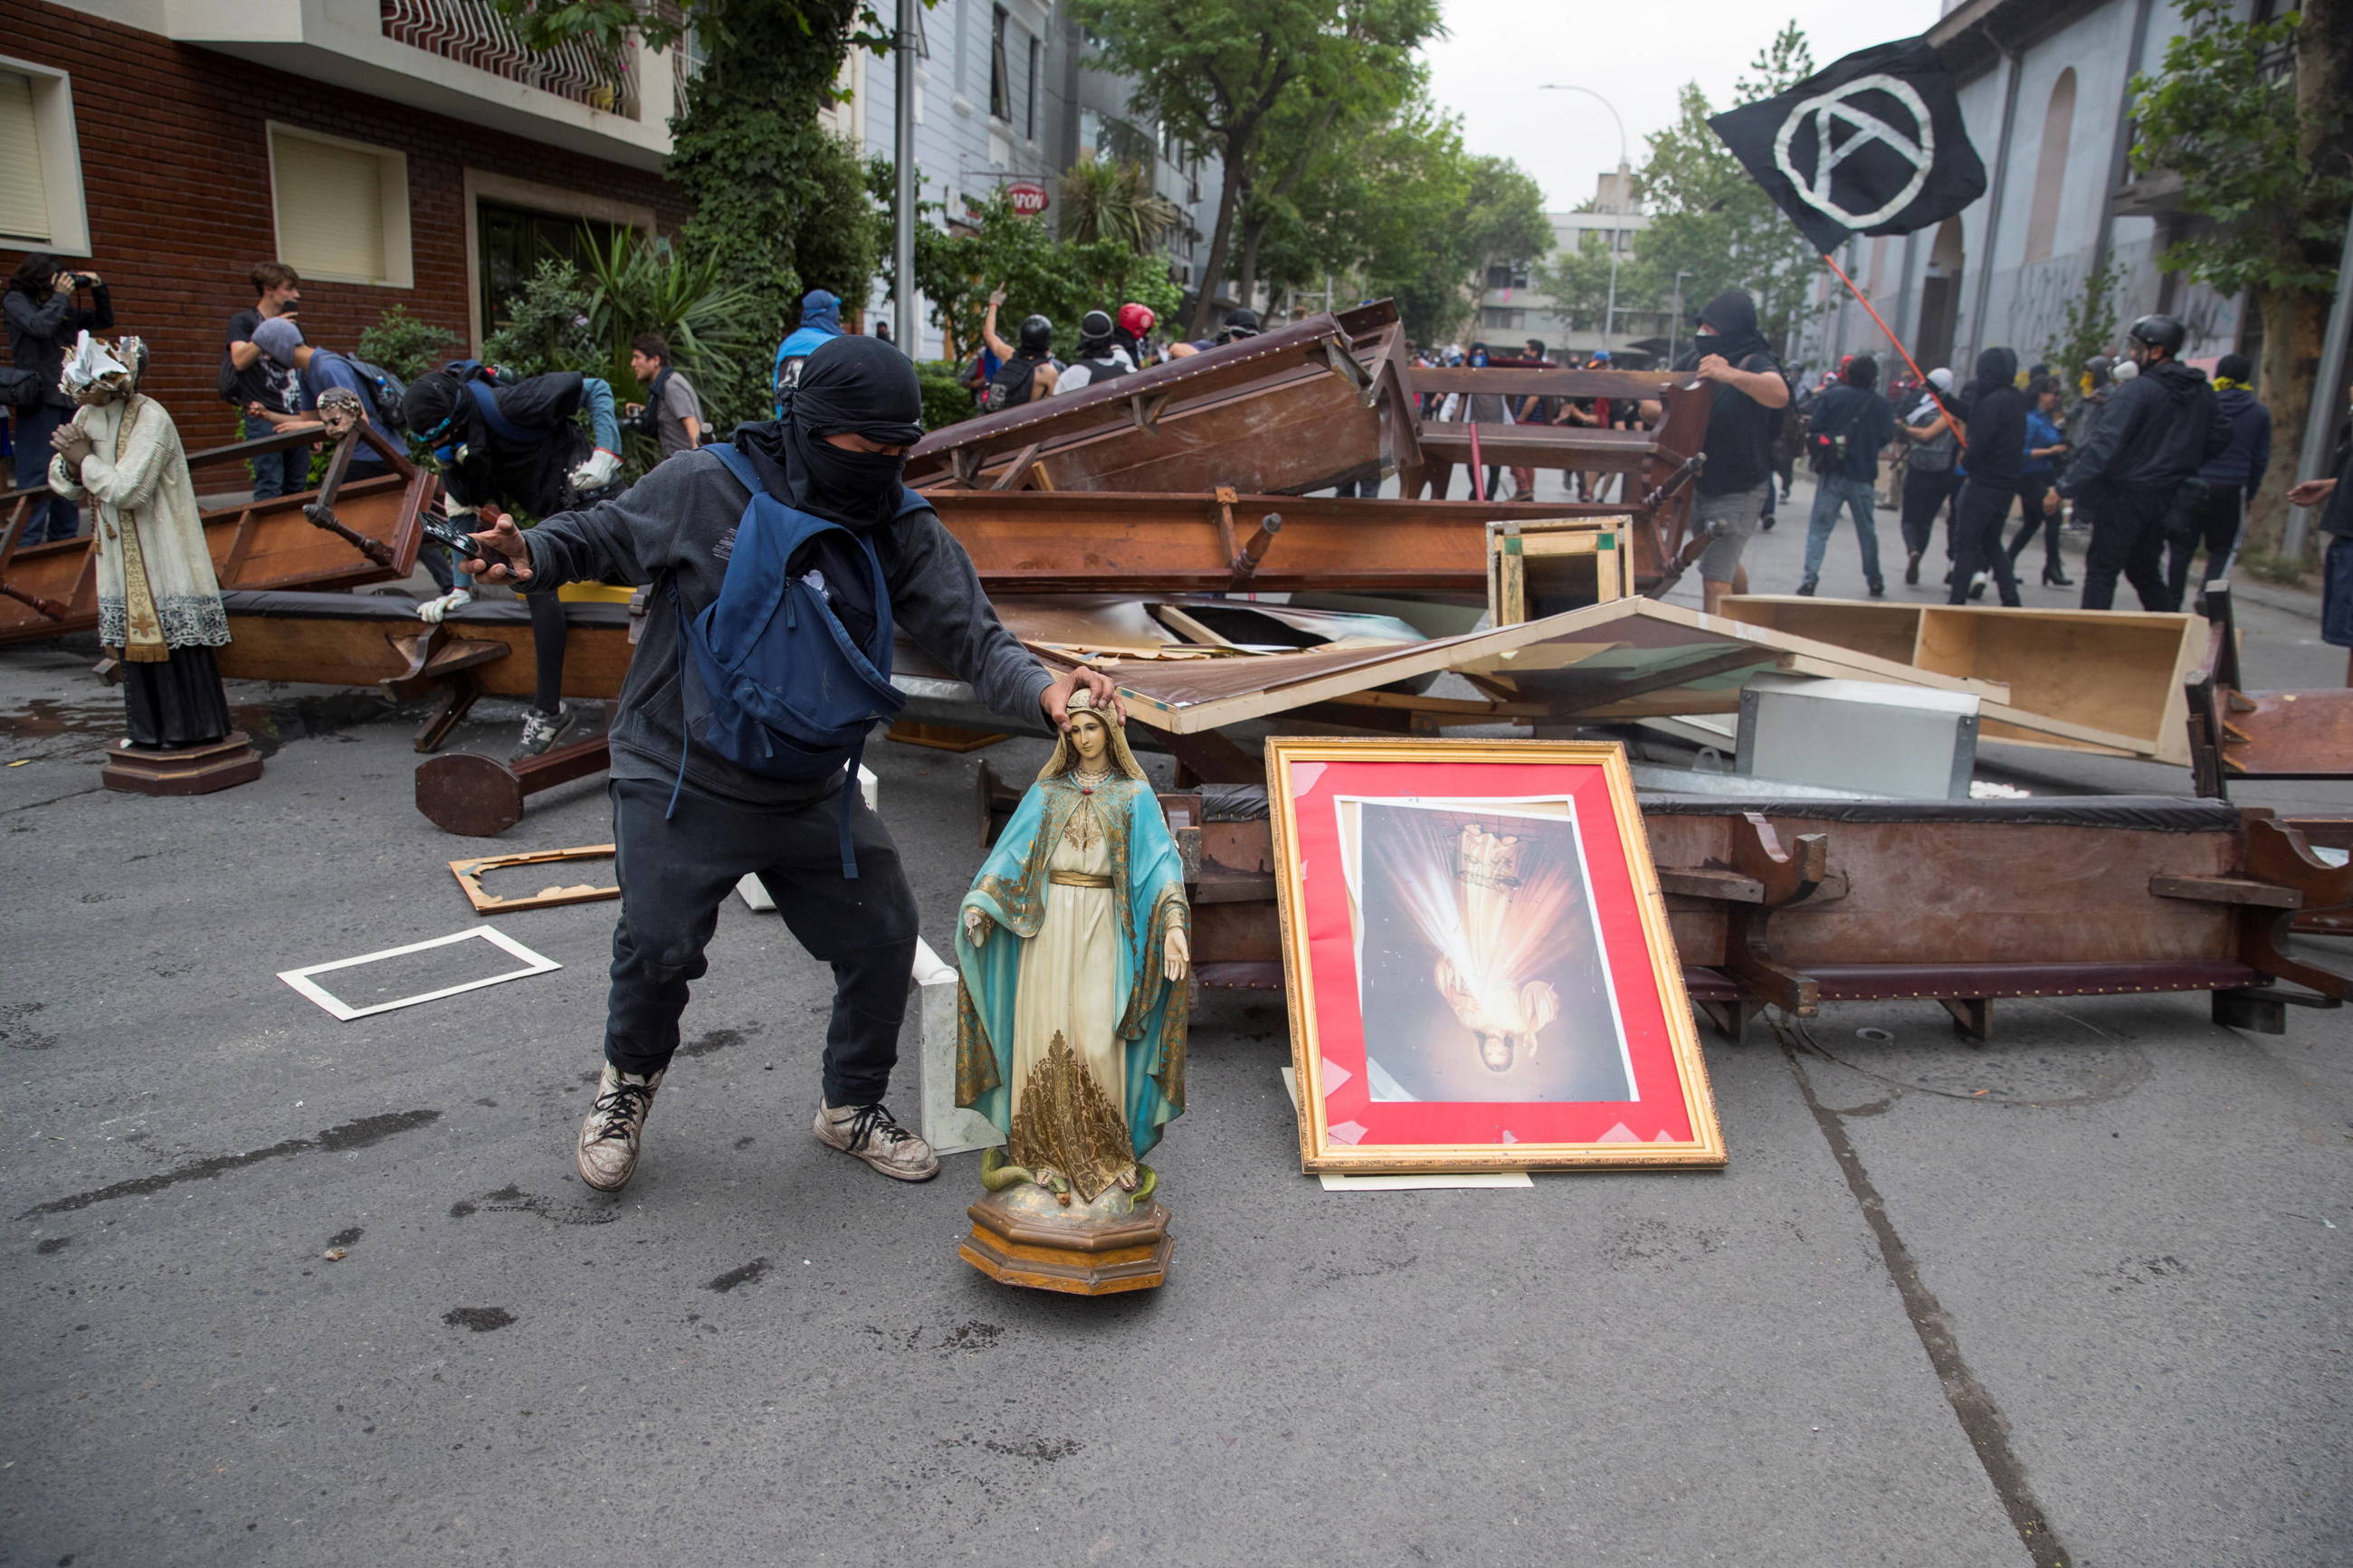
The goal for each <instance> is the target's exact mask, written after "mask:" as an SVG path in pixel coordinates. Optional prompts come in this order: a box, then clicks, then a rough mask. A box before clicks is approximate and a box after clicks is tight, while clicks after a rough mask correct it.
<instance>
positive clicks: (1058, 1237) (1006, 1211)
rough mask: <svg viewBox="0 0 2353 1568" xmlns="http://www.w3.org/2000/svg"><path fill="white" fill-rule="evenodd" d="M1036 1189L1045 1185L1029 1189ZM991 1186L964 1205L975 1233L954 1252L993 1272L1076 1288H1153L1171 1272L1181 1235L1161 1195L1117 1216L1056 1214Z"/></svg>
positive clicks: (1076, 1292)
mask: <svg viewBox="0 0 2353 1568" xmlns="http://www.w3.org/2000/svg"><path fill="white" fill-rule="evenodd" d="M1038 1191H1039V1189H1038V1188H1035V1187H1032V1188H1030V1189H1029V1192H1031V1193H1036V1192H1038ZM1007 1198H1008V1194H1003V1193H990V1194H987V1196H986V1197H984V1198H982V1199H981V1200H980V1201H979V1202H978V1203H976V1204H975V1205H972V1206H971V1207H970V1208H968V1209H966V1210H965V1214H967V1215H970V1216H971V1217H972V1234H971V1235H970V1236H968V1237H965V1239H964V1241H963V1242H962V1244H961V1245H959V1246H958V1247H957V1248H956V1255H957V1256H958V1257H960V1258H963V1259H964V1260H965V1262H966V1263H969V1264H971V1265H972V1266H973V1267H974V1268H977V1269H979V1270H980V1271H981V1272H982V1273H983V1274H986V1275H987V1276H988V1277H989V1278H990V1279H994V1280H996V1281H997V1282H998V1283H999V1284H1003V1285H1018V1286H1021V1287H1022V1288H1024V1289H1030V1290H1059V1291H1061V1292H1062V1293H1063V1294H1065V1295H1070V1296H1115V1295H1118V1294H1120V1293H1121V1292H1123V1291H1126V1290H1151V1289H1157V1288H1158V1287H1159V1286H1161V1285H1162V1284H1164V1283H1166V1280H1167V1279H1168V1258H1169V1254H1170V1253H1171V1252H1173V1251H1174V1250H1175V1248H1176V1242H1175V1240H1174V1239H1172V1238H1171V1237H1170V1236H1169V1234H1168V1210H1167V1209H1166V1207H1164V1206H1163V1205H1161V1204H1159V1203H1158V1202H1156V1201H1155V1202H1154V1203H1153V1204H1152V1205H1151V1206H1150V1207H1148V1208H1145V1210H1143V1211H1142V1212H1140V1213H1131V1214H1128V1215H1123V1216H1121V1217H1118V1218H1115V1219H1073V1220H1059V1221H1058V1220H1055V1219H1052V1218H1050V1217H1045V1216H1043V1215H1040V1214H1039V1212H1038V1211H1037V1209H1036V1208H1034V1207H1030V1206H1028V1205H1016V1204H1014V1203H1009V1202H1008V1201H1007Z"/></svg>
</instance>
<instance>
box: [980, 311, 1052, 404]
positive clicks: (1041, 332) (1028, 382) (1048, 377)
mask: <svg viewBox="0 0 2353 1568" xmlns="http://www.w3.org/2000/svg"><path fill="white" fill-rule="evenodd" d="M1004 303H1005V290H1004V289H997V290H996V291H995V292H993V293H991V294H990V295H989V297H988V314H987V315H986V316H984V317H983V318H981V323H980V337H981V341H982V342H985V343H987V345H988V352H989V353H993V354H995V355H996V356H997V360H998V361H999V362H1000V363H998V364H997V374H995V375H993V376H991V377H990V378H989V382H988V390H987V392H986V393H984V394H982V395H981V399H980V411H981V412H982V413H983V414H1001V413H1003V412H1004V411H1005V410H1006V409H1008V408H1018V407H1020V406H1021V405H1023V404H1025V403H1034V402H1036V401H1037V400H1038V399H1039V398H1041V397H1049V396H1051V395H1053V391H1054V387H1055V384H1056V383H1057V382H1058V381H1059V379H1060V374H1061V373H1060V371H1058V370H1056V369H1055V367H1054V323H1053V322H1051V321H1048V320H1047V319H1046V318H1045V317H1043V316H1027V317H1024V318H1023V319H1022V321H1021V332H1020V338H1021V346H1020V347H1018V348H1015V347H1013V346H1012V345H1010V344H1008V342H1006V341H1005V340H1004V339H1003V338H1001V337H999V336H997V308H998V307H999V306H1001V305H1003V304H1004Z"/></svg>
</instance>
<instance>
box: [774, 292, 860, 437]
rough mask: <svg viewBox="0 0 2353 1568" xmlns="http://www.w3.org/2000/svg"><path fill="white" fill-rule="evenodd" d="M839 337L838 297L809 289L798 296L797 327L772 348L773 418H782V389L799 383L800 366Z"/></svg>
mask: <svg viewBox="0 0 2353 1568" xmlns="http://www.w3.org/2000/svg"><path fill="white" fill-rule="evenodd" d="M840 336H842V331H841V300H840V299H839V296H836V295H834V294H830V293H828V292H827V291H826V290H825V289H810V290H809V291H808V292H807V293H806V294H804V295H802V296H801V324H800V325H799V326H798V327H797V328H795V329H794V330H793V334H792V336H790V337H788V338H786V340H785V341H784V342H781V343H778V344H777V345H776V374H775V376H774V377H773V379H772V381H771V383H770V385H771V388H772V391H773V393H774V398H775V403H776V417H777V418H779V419H782V418H783V417H784V416H785V390H786V388H787V387H792V386H797V385H799V384H800V379H801V365H802V363H804V362H805V361H807V358H808V356H809V355H811V354H813V353H817V351H818V350H819V349H821V348H823V347H824V346H825V344H826V342H827V340H828V339H830V338H838V337H840Z"/></svg>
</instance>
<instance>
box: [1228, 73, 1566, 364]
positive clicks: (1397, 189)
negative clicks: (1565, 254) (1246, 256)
mask: <svg viewBox="0 0 2353 1568" xmlns="http://www.w3.org/2000/svg"><path fill="white" fill-rule="evenodd" d="M1551 240H1552V228H1551V225H1550V224H1549V223H1548V222H1547V221H1546V217H1545V216H1544V197H1543V193H1542V191H1541V190H1539V189H1538V187H1537V186H1536V184H1535V181H1534V180H1531V179H1529V178H1528V176H1527V175H1526V174H1524V173H1522V172H1521V171H1520V169H1519V168H1518V167H1517V166H1516V165H1514V163H1511V162H1510V161H1509V160H1507V159H1498V158H1481V157H1474V156H1472V154H1471V153H1467V152H1465V151H1464V149H1463V146H1462V134H1461V125H1460V124H1459V123H1458V122H1457V121H1454V120H1453V119H1452V118H1451V117H1449V116H1447V115H1444V114H1441V113H1440V112H1439V111H1438V110H1435V109H1434V108H1432V107H1431V106H1430V103H1429V101H1428V100H1426V99H1425V98H1422V97H1420V96H1419V95H1418V94H1417V95H1416V96H1414V97H1413V98H1410V99H1409V100H1406V101H1405V102H1403V103H1401V104H1400V105H1398V107H1397V108H1396V109H1394V110H1392V111H1391V112H1390V113H1389V115H1388V117H1387V119H1386V121H1385V122H1384V123H1381V124H1378V125H1376V126H1373V127H1371V128H1369V129H1367V130H1365V131H1362V132H1356V133H1355V134H1352V135H1350V136H1348V137H1345V138H1327V139H1326V141H1325V142H1324V144H1323V145H1322V146H1321V147H1319V148H1318V150H1317V151H1316V153H1315V156H1314V157H1313V158H1312V159H1310V160H1309V161H1308V163H1307V164H1306V167H1305V171H1304V173H1303V177H1302V178H1301V180H1300V182H1299V184H1298V186H1297V188H1296V190H1295V192H1294V193H1293V195H1292V196H1291V197H1290V199H1289V200H1288V201H1287V202H1286V203H1284V204H1283V206H1282V211H1281V212H1280V214H1279V215H1278V216H1276V217H1275V219H1274V220H1273V221H1271V222H1270V223H1269V224H1268V225H1267V226H1266V229H1265V231H1264V234H1263V237H1261V241H1260V266H1261V269H1262V270H1261V277H1262V278H1263V279H1265V281H1266V282H1267V283H1268V285H1269V286H1270V287H1271V288H1272V289H1276V290H1277V291H1278V292H1279V291H1282V290H1284V289H1314V290H1317V291H1318V292H1321V291H1322V290H1323V289H1324V284H1325V281H1326V279H1329V280H1330V281H1331V284H1332V286H1333V289H1334V291H1335V292H1340V291H1342V289H1343V286H1345V290H1346V291H1347V292H1350V293H1355V294H1359V295H1372V296H1387V297H1388V298H1390V299H1393V300H1396V301H1397V303H1398V314H1399V315H1400V316H1401V317H1402V318H1403V320H1404V321H1405V326H1406V331H1407V334H1408V335H1409V337H1411V338H1412V339H1413V340H1414V341H1415V342H1439V341H1441V340H1443V339H1445V338H1446V337H1448V336H1449V335H1451V333H1453V332H1454V331H1455V330H1456V329H1457V328H1458V327H1460V326H1461V324H1462V322H1463V321H1464V320H1465V318H1466V317H1468V315H1469V314H1470V312H1471V310H1472V301H1473V300H1475V299H1476V297H1477V294H1478V290H1479V288H1480V287H1481V285H1482V274H1483V273H1484V272H1485V269H1486V268H1487V265H1488V263H1489V262H1491V261H1496V260H1506V259H1508V260H1514V261H1517V260H1532V259H1535V258H1539V257H1541V256H1542V255H1544V253H1545V252H1546V249H1547V248H1548V247H1549V246H1550V244H1551Z"/></svg>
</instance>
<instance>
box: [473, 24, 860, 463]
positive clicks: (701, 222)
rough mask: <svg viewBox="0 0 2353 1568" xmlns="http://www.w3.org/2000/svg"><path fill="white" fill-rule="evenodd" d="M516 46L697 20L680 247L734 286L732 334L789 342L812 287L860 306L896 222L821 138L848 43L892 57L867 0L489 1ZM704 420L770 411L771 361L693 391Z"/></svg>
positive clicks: (679, 164)
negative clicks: (697, 56) (736, 326)
mask: <svg viewBox="0 0 2353 1568" xmlns="http://www.w3.org/2000/svg"><path fill="white" fill-rule="evenodd" d="M498 3H499V5H500V6H501V10H503V11H504V12H505V13H506V14H507V15H508V16H510V17H511V18H512V19H513V20H514V22H515V24H516V29H517V32H518V33H519V34H520V36H521V37H522V39H523V41H524V43H525V44H527V45H529V46H531V47H535V48H546V47H553V46H554V45H556V44H562V43H579V44H583V45H586V46H588V47H596V48H601V49H607V50H614V49H618V48H620V47H622V46H623V44H624V43H625V42H626V41H627V40H628V38H629V37H631V36H632V35H634V36H637V37H642V38H644V39H645V41H646V42H648V43H649V44H651V45H653V46H655V47H668V46H670V45H672V44H675V43H676V42H677V41H678V40H679V39H680V38H681V37H683V36H684V33H685V31H686V29H687V28H689V27H691V28H692V29H693V33H694V37H695V39H696V41H697V42H698V43H699V44H700V45H701V46H702V49H703V52H704V60H703V67H702V71H701V72H700V73H699V74H698V75H697V76H696V77H695V78H694V79H692V80H691V81H690V82H689V83H688V84H687V88H686V95H685V100H684V104H683V107H682V108H681V110H680V111H679V112H678V113H677V114H676V115H675V116H674V117H673V118H672V119H671V121H670V161H669V163H668V165H667V169H666V172H667V173H668V174H669V176H670V179H671V180H672V181H674V182H675V183H676V184H678V185H679V187H680V189H681V191H682V192H683V193H684V195H686V197H687V199H688V201H689V202H690V203H691V205H692V207H693V216H692V217H691V218H690V219H689V220H688V221H687V224H686V226H685V228H684V229H683V231H682V232H681V235H680V245H681V249H682V250H684V251H685V253H686V254H688V255H690V256H692V257H694V258H698V259H701V258H708V259H710V260H712V262H714V263H715V264H716V266H717V268H718V270H717V274H716V279H715V281H716V284H717V286H719V287H722V288H726V289H733V290H737V291H739V292H738V298H739V299H740V301H741V302H740V306H739V309H740V311H741V321H740V324H741V328H742V331H743V332H744V335H745V336H746V337H747V338H748V339H749V340H750V341H752V342H756V343H766V344H773V343H776V342H781V341H783V338H784V336H785V334H786V332H788V331H791V330H792V328H793V326H794V325H795V324H797V322H798V321H799V319H800V316H799V300H800V296H801V295H802V293H803V292H805V291H806V290H807V289H815V288H824V289H831V290H832V291H833V292H835V293H836V294H839V295H840V296H841V297H842V298H843V299H844V300H848V301H849V302H850V304H851V306H852V307H853V308H855V307H857V306H859V305H861V304H863V303H864V301H865V300H866V298H867V295H868V292H869V291H870V289H871V287H872V284H873V280H874V279H875V277H876V275H877V274H878V273H879V272H880V271H881V262H882V258H883V256H884V253H885V252H886V251H887V250H888V248H889V218H888V216H887V215H886V214H885V213H884V212H883V211H882V209H881V206H880V205H878V204H877V202H876V201H875V199H874V197H873V195H872V194H871V193H872V187H873V177H874V171H873V170H872V169H871V168H870V167H869V165H868V164H867V163H865V162H864V161H863V160H861V159H860V156H859V154H858V152H857V150H856V149H854V148H853V147H851V146H850V145H849V143H848V142H844V141H842V140H841V139H840V138H839V137H835V136H833V135H830V134H828V132H826V131H825V130H824V128H823V127H821V126H820V125H818V121H817V115H818V110H821V109H824V108H825V107H827V106H828V104H830V103H832V102H833V101H834V98H835V92H834V82H835V79H836V77H837V76H838V74H839V70H840V68H841V62H842V61H843V59H844V58H847V56H848V54H849V50H850V49H851V48H853V47H871V48H873V49H875V50H877V51H878V52H881V51H884V50H887V49H888V47H889V46H890V34H889V30H888V28H887V26H885V24H884V23H883V21H882V19H881V16H880V15H879V14H878V13H877V12H876V10H875V9H874V7H873V5H871V3H869V0H498ZM700 390H701V392H702V399H703V403H704V405H705V407H706V408H707V409H708V410H709V411H710V413H711V415H712V423H713V424H714V426H717V427H718V428H722V429H724V428H725V427H726V426H728V425H729V424H730V423H731V422H732V421H733V420H735V419H742V418H750V417H756V416H759V415H761V414H763V413H765V411H766V409H767V407H768V399H769V393H768V386H767V361H766V358H765V355H762V354H757V353H753V354H744V355H742V356H739V357H738V358H737V359H735V360H733V361H731V363H730V364H729V366H728V374H725V375H724V376H723V377H720V378H715V379H713V380H712V381H711V382H710V383H709V384H705V385H703V386H702V387H701V389H700Z"/></svg>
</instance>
